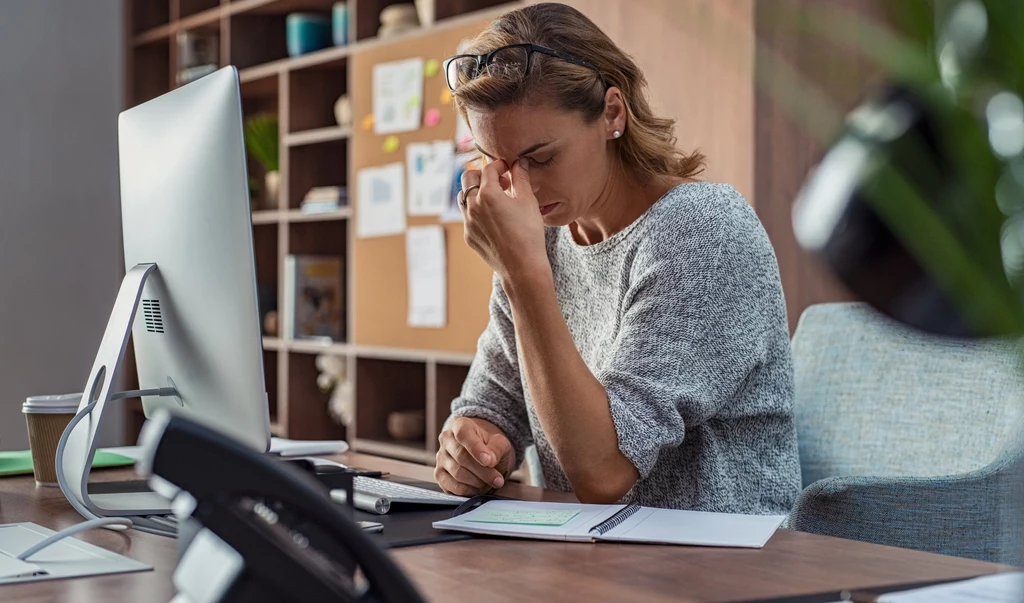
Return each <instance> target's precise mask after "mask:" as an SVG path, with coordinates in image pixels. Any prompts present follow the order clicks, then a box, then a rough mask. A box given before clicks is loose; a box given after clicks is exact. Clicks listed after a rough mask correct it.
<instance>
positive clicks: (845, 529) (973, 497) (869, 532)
mask: <svg viewBox="0 0 1024 603" xmlns="http://www.w3.org/2000/svg"><path fill="white" fill-rule="evenodd" d="M1015 468H1016V469H1018V470H1019V465H1018V464H1016V463H1015V459H1013V458H1005V457H1004V458H1003V459H1000V460H999V461H996V462H995V463H993V464H991V465H988V466H986V467H984V468H982V469H979V470H977V471H973V472H970V473H965V474H961V475H952V476H945V477H934V478H903V477H830V478H826V479H822V480H819V481H817V482H814V483H813V484H811V485H810V486H808V487H807V488H805V489H804V491H803V492H802V493H801V494H800V496H799V497H798V498H797V501H796V504H795V505H794V507H793V511H792V513H791V514H790V516H789V520H788V527H790V528H791V529H794V530H800V531H803V532H812V533H815V534H824V535H828V536H836V537H839V538H848V539H851V540H861V541H865V542H874V543H878V544H885V545H889V546H897V547H903V548H911V549H918V550H923V551H929V552H933V553H942V554H947V555H956V556H960V557H971V558H974V559H982V560H985V561H1000V562H1010V563H1018V562H1019V561H1020V559H1021V557H1020V548H1021V542H1022V541H1024V532H1022V531H1021V530H1020V527H1021V509H1020V508H1016V507H1020V505H1014V507H1010V505H1009V504H1008V503H1009V501H1011V500H1021V499H1020V498H1019V497H1012V494H1013V492H1014V486H1015V485H1019V481H1017V480H1016V479H1014V478H1015V477H1016V476H1017V475H1019V471H1015Z"/></svg>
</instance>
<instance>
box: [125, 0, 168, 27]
mask: <svg viewBox="0 0 1024 603" xmlns="http://www.w3.org/2000/svg"><path fill="white" fill-rule="evenodd" d="M170 7H171V3H170V0H134V2H132V7H131V11H132V17H131V23H132V33H134V34H136V35H139V34H143V33H145V32H147V31H150V30H153V29H156V28H158V27H162V26H166V25H168V24H169V23H170V20H171V8H170Z"/></svg>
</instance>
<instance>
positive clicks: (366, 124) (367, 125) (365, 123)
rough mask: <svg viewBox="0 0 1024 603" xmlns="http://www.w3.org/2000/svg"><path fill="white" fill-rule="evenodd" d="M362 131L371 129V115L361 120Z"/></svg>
mask: <svg viewBox="0 0 1024 603" xmlns="http://www.w3.org/2000/svg"><path fill="white" fill-rule="evenodd" d="M363 129H364V130H367V131H369V130H372V129H373V113H370V114H369V115H367V116H366V117H364V118H363Z"/></svg>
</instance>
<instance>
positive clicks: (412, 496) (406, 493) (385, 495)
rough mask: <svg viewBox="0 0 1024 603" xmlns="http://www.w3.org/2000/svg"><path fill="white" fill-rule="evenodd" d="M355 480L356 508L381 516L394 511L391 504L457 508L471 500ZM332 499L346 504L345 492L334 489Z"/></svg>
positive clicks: (384, 482) (366, 479)
mask: <svg viewBox="0 0 1024 603" xmlns="http://www.w3.org/2000/svg"><path fill="white" fill-rule="evenodd" d="M352 481H353V484H352V485H353V488H354V490H355V496H354V498H355V500H354V501H353V502H354V503H355V508H357V509H359V510H361V511H367V512H369V513H376V514H378V515H383V514H385V513H387V512H388V511H390V510H391V503H407V504H416V505H439V506H449V507H457V506H459V505H461V504H462V503H464V502H466V501H467V500H468V499H467V498H465V497H462V496H454V495H452V494H445V493H443V492H435V491H434V490H427V489H426V488H417V487H416V486H409V485H407V484H400V483H398V482H392V481H388V480H384V479H377V478H373V477H356V478H355V479H353V480H352ZM331 498H332V499H333V500H334V501H335V502H342V503H343V502H345V491H344V490H331Z"/></svg>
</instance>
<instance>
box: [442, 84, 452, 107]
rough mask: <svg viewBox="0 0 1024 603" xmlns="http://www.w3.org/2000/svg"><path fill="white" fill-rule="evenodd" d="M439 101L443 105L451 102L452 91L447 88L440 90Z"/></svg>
mask: <svg viewBox="0 0 1024 603" xmlns="http://www.w3.org/2000/svg"><path fill="white" fill-rule="evenodd" d="M441 102H442V103H443V104H445V105H450V104H452V91H451V90H449V89H448V88H445V89H444V90H442V91H441Z"/></svg>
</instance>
